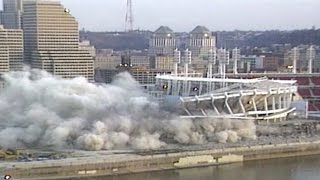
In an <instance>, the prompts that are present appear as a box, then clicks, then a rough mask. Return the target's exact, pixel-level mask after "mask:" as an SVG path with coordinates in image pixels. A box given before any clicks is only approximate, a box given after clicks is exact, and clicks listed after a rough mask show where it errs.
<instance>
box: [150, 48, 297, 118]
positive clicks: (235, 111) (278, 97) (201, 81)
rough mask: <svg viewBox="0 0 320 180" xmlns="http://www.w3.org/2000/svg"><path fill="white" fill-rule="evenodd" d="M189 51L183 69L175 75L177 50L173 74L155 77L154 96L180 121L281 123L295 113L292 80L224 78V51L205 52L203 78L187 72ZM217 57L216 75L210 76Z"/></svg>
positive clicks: (226, 62) (225, 54)
mask: <svg viewBox="0 0 320 180" xmlns="http://www.w3.org/2000/svg"><path fill="white" fill-rule="evenodd" d="M190 54H191V52H190V51H188V50H187V51H185V55H184V58H183V59H184V68H185V71H184V73H182V74H178V69H177V68H178V63H180V51H178V50H176V51H175V68H176V69H175V73H174V74H170V75H158V76H157V77H156V79H157V82H156V91H155V92H157V93H155V92H153V93H154V94H157V95H158V97H161V98H160V99H161V100H163V102H164V103H165V104H166V105H168V104H171V107H175V108H177V107H178V109H179V110H180V114H181V117H182V118H208V117H210V118H230V119H251V120H256V122H257V123H263V122H267V123H268V122H270V121H271V122H276V121H282V120H285V119H286V118H287V116H288V115H289V113H291V112H293V111H294V110H295V108H294V107H292V106H291V103H292V101H293V99H294V97H295V95H296V94H297V91H298V89H297V86H296V81H295V80H268V79H267V78H256V79H235V78H231V79H230V78H226V72H225V71H226V70H225V69H226V67H225V66H226V64H228V63H229V59H228V58H229V54H228V52H227V51H223V50H219V51H218V54H217V55H216V54H215V52H211V54H210V53H209V61H208V72H207V77H204V76H203V74H190V73H188V64H191V55H190ZM216 57H218V61H219V66H218V70H219V73H217V74H213V73H212V72H213V71H214V65H215V64H216V60H215V58H216Z"/></svg>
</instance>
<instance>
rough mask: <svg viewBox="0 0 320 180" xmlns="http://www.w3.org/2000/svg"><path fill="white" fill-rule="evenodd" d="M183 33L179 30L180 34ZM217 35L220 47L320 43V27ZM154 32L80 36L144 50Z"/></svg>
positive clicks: (109, 45)
mask: <svg viewBox="0 0 320 180" xmlns="http://www.w3.org/2000/svg"><path fill="white" fill-rule="evenodd" d="M179 34H181V33H177V36H179ZM215 34H216V35H217V46H218V47H227V48H234V47H240V48H241V47H270V46H271V45H272V44H291V45H293V46H296V45H299V44H313V45H320V29H308V30H295V31H277V30H273V31H220V32H215ZM151 35H152V32H151V31H134V32H129V33H124V32H88V31H81V32H80V37H81V38H82V39H88V40H90V41H91V43H92V44H93V45H94V46H95V47H96V48H97V49H114V50H126V49H136V50H143V49H147V48H148V46H149V45H148V44H149V38H150V37H151Z"/></svg>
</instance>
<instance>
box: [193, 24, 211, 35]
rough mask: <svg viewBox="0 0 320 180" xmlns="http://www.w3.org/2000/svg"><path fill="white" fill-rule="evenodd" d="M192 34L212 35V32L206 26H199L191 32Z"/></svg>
mask: <svg viewBox="0 0 320 180" xmlns="http://www.w3.org/2000/svg"><path fill="white" fill-rule="evenodd" d="M190 34H202V35H205V34H207V35H211V31H210V30H209V29H208V28H206V27H205V26H197V27H195V28H194V29H193V30H192V31H191V32H190Z"/></svg>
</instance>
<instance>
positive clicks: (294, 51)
mask: <svg viewBox="0 0 320 180" xmlns="http://www.w3.org/2000/svg"><path fill="white" fill-rule="evenodd" d="M291 53H292V56H293V57H292V59H293V65H292V66H293V69H292V73H293V74H296V73H297V61H298V58H299V49H298V48H297V47H295V48H293V49H292V52H291Z"/></svg>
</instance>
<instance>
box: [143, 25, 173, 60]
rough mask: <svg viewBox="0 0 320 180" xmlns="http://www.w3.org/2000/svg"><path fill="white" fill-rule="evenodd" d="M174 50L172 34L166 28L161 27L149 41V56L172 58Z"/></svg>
mask: <svg viewBox="0 0 320 180" xmlns="http://www.w3.org/2000/svg"><path fill="white" fill-rule="evenodd" d="M175 48H176V39H175V34H174V32H173V31H172V30H171V29H170V28H169V27H167V26H161V27H159V28H158V29H157V30H156V31H155V32H154V34H153V36H152V37H151V39H150V42H149V56H173V52H174V50H175Z"/></svg>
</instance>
